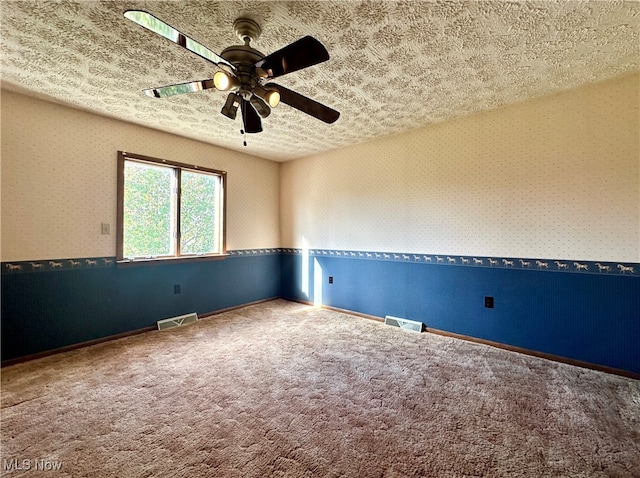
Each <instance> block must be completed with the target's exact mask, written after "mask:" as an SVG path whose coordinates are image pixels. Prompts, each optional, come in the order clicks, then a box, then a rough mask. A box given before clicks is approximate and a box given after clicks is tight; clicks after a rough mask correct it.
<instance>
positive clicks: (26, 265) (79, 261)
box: [1, 248, 282, 275]
mask: <svg viewBox="0 0 640 478" xmlns="http://www.w3.org/2000/svg"><path fill="white" fill-rule="evenodd" d="M281 251H282V249H276V248H271V249H244V250H236V251H227V253H228V254H229V255H230V256H232V257H234V256H235V257H238V256H252V255H267V254H280V253H281ZM115 265H116V258H115V256H108V257H80V258H73V259H42V260H37V261H10V262H3V263H2V268H1V271H2V274H3V275H4V274H19V273H27V272H46V271H64V270H78V269H96V268H104V267H115Z"/></svg>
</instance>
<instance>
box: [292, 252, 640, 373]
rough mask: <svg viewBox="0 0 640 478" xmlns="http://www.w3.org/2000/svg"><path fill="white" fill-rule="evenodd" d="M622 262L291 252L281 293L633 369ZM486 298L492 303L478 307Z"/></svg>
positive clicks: (626, 268)
mask: <svg viewBox="0 0 640 478" xmlns="http://www.w3.org/2000/svg"><path fill="white" fill-rule="evenodd" d="M427 258H428V260H427ZM438 259H441V260H440V261H438ZM474 259H475V260H474ZM576 264H577V265H576ZM598 264H599V265H598ZM620 265H621V266H622V267H618V264H617V263H607V264H604V263H595V262H593V263H592V262H585V261H578V262H575V263H574V261H554V260H535V259H534V260H530V259H522V260H520V259H514V258H500V259H497V258H491V262H490V261H489V258H477V257H476V258H472V257H468V258H461V257H455V258H453V257H449V258H447V256H444V257H442V258H437V256H426V255H422V254H421V255H414V254H394V253H374V252H371V253H369V252H361V251H359V252H352V251H319V250H318V251H315V250H314V251H301V250H289V251H285V253H284V254H283V258H282V289H281V290H282V295H283V297H285V298H290V299H294V300H302V301H309V302H314V303H320V302H321V303H322V304H323V305H327V306H332V307H337V308H341V309H346V310H351V311H356V312H360V313H363V314H369V315H373V316H378V317H384V316H385V315H393V316H397V317H403V318H407V319H412V320H417V321H420V322H423V323H424V324H426V326H427V327H431V328H434V329H440V330H443V331H448V332H453V333H456V334H462V335H467V336H472V337H476V338H480V339H484V340H488V341H493V342H499V343H502V344H506V345H511V346H515V347H520V348H523V349H528V350H531V351H535V352H542V353H546V354H552V355H556V356H561V357H565V358H568V359H573V360H578V361H583V362H588V363H591V364H594V365H600V366H604V367H611V368H616V369H620V370H626V371H630V372H633V373H640V346H638V344H640V274H639V267H638V264H620ZM329 277H332V278H333V283H332V284H330V283H329ZM485 296H490V297H493V298H494V308H492V309H491V308H485V304H484V298H485Z"/></svg>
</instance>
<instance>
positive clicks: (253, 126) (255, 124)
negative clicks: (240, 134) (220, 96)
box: [240, 99, 262, 133]
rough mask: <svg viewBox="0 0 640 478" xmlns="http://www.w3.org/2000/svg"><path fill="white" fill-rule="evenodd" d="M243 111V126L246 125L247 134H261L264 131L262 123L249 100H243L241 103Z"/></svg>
mask: <svg viewBox="0 0 640 478" xmlns="http://www.w3.org/2000/svg"><path fill="white" fill-rule="evenodd" d="M240 109H241V110H242V124H244V131H245V133H260V132H261V131H262V121H260V116H258V113H257V112H256V110H255V109H254V108H253V106H251V103H249V102H248V101H247V100H245V99H242V102H241V103H240Z"/></svg>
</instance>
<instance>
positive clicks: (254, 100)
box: [249, 95, 271, 118]
mask: <svg viewBox="0 0 640 478" xmlns="http://www.w3.org/2000/svg"><path fill="white" fill-rule="evenodd" d="M249 102H250V103H251V105H252V106H253V107H254V108H255V110H256V111H257V112H258V114H259V115H260V117H261V118H266V117H267V116H269V114H270V113H271V108H269V107H268V106H267V104H266V103H265V102H264V101H262V100H261V99H260V98H258V97H257V96H256V95H253V96H251V99H250V100H249Z"/></svg>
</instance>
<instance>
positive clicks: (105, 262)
mask: <svg viewBox="0 0 640 478" xmlns="http://www.w3.org/2000/svg"><path fill="white" fill-rule="evenodd" d="M227 252H228V254H229V256H230V257H252V256H261V255H273V254H292V255H302V254H303V250H302V249H296V248H279V247H278V248H263V249H238V250H231V251H227ZM308 254H309V256H314V257H333V258H341V259H357V260H373V261H390V262H411V263H416V264H423V265H439V266H458V267H485V268H498V269H525V270H537V271H549V272H564V273H576V274H608V275H623V276H635V277H640V263H635V262H625V263H621V262H610V261H607V262H605V261H600V262H596V261H574V260H567V259H565V260H560V259H536V258H533V259H532V258H517V257H515V258H514V257H495V256H494V257H488V256H454V255H443V254H424V253H419V254H418V253H407V252H380V251H350V250H344V249H309V251H308ZM115 264H116V260H115V257H82V258H76V259H51V260H37V261H12V262H3V263H2V268H1V271H2V274H17V273H28V272H45V271H54V270H55V271H62V270H76V269H95V268H104V267H114V266H115Z"/></svg>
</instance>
